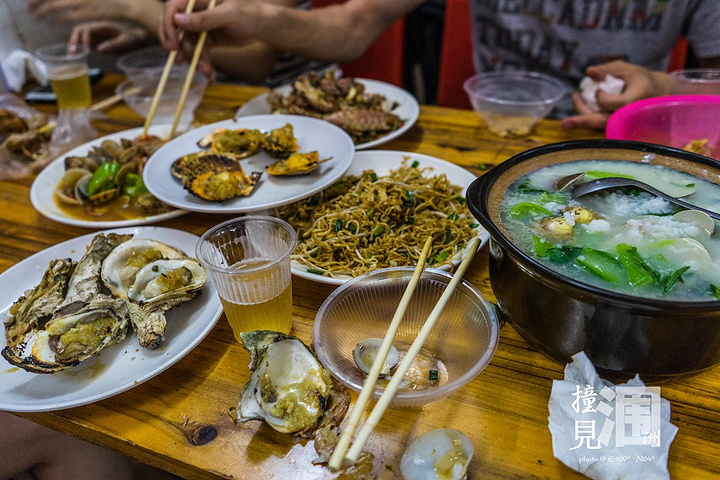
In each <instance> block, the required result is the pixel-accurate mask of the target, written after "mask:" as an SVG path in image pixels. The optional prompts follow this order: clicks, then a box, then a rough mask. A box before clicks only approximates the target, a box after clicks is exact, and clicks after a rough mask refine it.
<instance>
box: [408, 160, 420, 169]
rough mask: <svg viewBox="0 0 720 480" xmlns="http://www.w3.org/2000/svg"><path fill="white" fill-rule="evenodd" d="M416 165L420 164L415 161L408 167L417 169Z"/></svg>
mask: <svg viewBox="0 0 720 480" xmlns="http://www.w3.org/2000/svg"><path fill="white" fill-rule="evenodd" d="M418 165H420V162H418V161H417V160H415V161H414V162H412V165H410V166H411V167H412V168H417V167H418Z"/></svg>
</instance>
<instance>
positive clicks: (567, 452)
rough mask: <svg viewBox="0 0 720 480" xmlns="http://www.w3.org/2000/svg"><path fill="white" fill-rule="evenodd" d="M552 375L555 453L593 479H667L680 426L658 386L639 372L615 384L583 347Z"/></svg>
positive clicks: (551, 412) (551, 408)
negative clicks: (561, 373)
mask: <svg viewBox="0 0 720 480" xmlns="http://www.w3.org/2000/svg"><path fill="white" fill-rule="evenodd" d="M572 358H573V362H572V363H570V364H568V365H567V366H566V367H565V379H564V380H562V381H561V380H555V381H553V387H552V393H551V394H550V401H549V402H548V409H549V411H550V416H549V417H548V422H549V427H550V433H551V434H552V445H553V454H554V455H555V457H556V458H557V459H558V460H560V461H561V462H563V463H564V464H565V465H567V466H568V467H570V468H572V469H573V470H575V471H577V472H580V473H582V474H584V475H586V476H588V477H590V478H592V479H595V480H609V479H612V480H617V479H636V478H642V479H643V480H653V479H669V478H670V474H669V473H668V470H667V459H668V451H669V450H670V444H671V443H672V441H673V439H674V438H675V434H676V433H677V430H678V429H677V427H676V426H675V425H673V424H671V423H670V402H668V401H667V400H665V399H663V398H662V397H661V396H660V392H659V390H660V388H659V387H646V386H645V384H644V383H643V382H642V381H641V380H640V377H639V376H635V378H633V379H632V380H630V381H629V382H627V383H625V384H621V385H617V386H615V385H613V384H612V383H610V382H608V381H606V380H603V379H602V378H600V376H598V374H597V372H596V371H595V367H594V366H593V364H592V362H590V360H589V359H588V358H587V356H586V355H585V353H584V352H580V353H578V354H576V355H574V356H573V357H572Z"/></svg>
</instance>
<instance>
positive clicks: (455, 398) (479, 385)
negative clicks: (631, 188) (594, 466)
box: [0, 76, 720, 480]
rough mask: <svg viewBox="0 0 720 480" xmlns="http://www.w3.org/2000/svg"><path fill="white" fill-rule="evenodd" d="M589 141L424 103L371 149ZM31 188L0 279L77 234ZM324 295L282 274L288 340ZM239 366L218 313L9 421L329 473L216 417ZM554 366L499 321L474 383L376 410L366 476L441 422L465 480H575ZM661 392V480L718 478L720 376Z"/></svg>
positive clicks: (201, 468) (481, 266)
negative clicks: (560, 450)
mask: <svg viewBox="0 0 720 480" xmlns="http://www.w3.org/2000/svg"><path fill="white" fill-rule="evenodd" d="M119 80H120V77H119V76H107V77H106V78H104V79H103V80H102V81H101V82H100V83H98V84H97V85H96V86H95V87H94V97H95V98H94V101H99V100H101V99H103V98H105V97H108V96H110V95H112V93H113V90H114V87H115V85H117V83H118V82H119ZM261 91H262V90H261V89H258V88H249V87H239V86H230V85H217V84H216V85H210V86H209V87H208V89H207V92H206V95H205V98H204V100H203V103H202V105H201V106H200V107H199V109H198V111H197V116H198V118H200V119H202V120H205V121H212V120H220V119H221V118H227V117H228V116H230V114H231V113H232V112H233V111H234V110H235V109H236V108H237V107H238V106H240V105H242V104H243V103H244V102H245V101H247V100H248V99H250V98H252V97H253V96H255V95H256V94H258V93H260V92H261ZM45 108H48V107H45ZM140 125H142V118H141V117H139V116H137V115H136V114H134V113H132V112H131V111H130V110H129V109H128V108H127V107H125V106H124V105H117V106H115V107H112V108H111V109H109V110H108V111H107V117H106V118H104V119H102V120H99V121H97V122H96V126H97V127H98V130H99V131H100V133H102V134H105V133H110V132H114V131H119V130H124V129H128V128H133V127H138V126H140ZM599 137H600V135H599V134H598V133H596V132H590V131H573V132H567V131H563V130H561V129H560V127H559V123H558V122H556V121H543V122H541V123H540V125H539V126H538V127H537V129H536V130H535V132H534V133H533V134H532V135H530V136H529V137H526V138H521V139H511V140H503V139H498V138H497V137H493V136H491V134H490V133H489V132H488V131H487V130H486V129H485V128H484V127H483V124H482V122H481V120H480V119H479V118H478V116H477V115H476V114H474V113H473V112H468V111H461V110H452V109H446V108H439V107H432V106H423V107H422V109H421V115H420V120H419V121H418V123H417V124H416V125H415V126H414V127H413V128H412V129H411V130H410V131H409V132H408V133H407V134H405V135H404V136H402V137H401V138H400V139H398V140H396V141H394V142H392V143H390V144H387V145H385V146H383V147H381V148H385V149H396V150H405V151H411V152H419V153H423V154H428V155H433V156H436V157H439V158H442V159H445V160H449V161H451V162H453V163H456V164H458V165H462V166H463V167H465V168H467V169H469V170H470V171H471V172H473V173H475V174H477V175H480V174H482V173H483V172H484V171H486V170H487V169H489V168H492V166H493V165H496V164H498V163H500V162H502V161H503V160H505V159H507V158H508V157H510V156H511V155H513V154H516V153H519V152H521V151H523V150H527V149H528V148H531V147H534V146H537V145H542V144H546V143H552V142H556V141H562V140H569V139H579V138H599ZM32 180H33V179H32V178H28V179H24V180H20V181H13V182H0V211H1V212H2V222H0V234H1V235H0V271H4V270H6V269H7V268H9V267H10V266H12V265H13V264H15V263H17V262H18V261H20V260H22V259H24V258H26V257H28V256H30V255H32V254H34V253H36V252H39V251H41V250H43V249H44V248H47V247H50V246H51V245H55V244H57V243H59V242H62V241H65V240H68V239H70V238H73V237H76V236H78V235H82V234H86V233H88V232H89V230H87V229H84V228H77V227H70V226H66V225H62V224H59V223H56V222H54V221H51V220H48V219H46V218H44V217H42V216H41V215H40V214H39V213H37V212H36V211H35V210H34V209H33V207H32V206H31V204H30V200H29V188H30V185H31V183H32ZM227 218H231V216H223V215H203V214H188V215H186V216H183V217H180V218H177V219H174V220H170V221H166V222H162V223H161V224H160V225H162V226H166V227H173V228H178V229H182V230H186V231H189V232H192V233H194V234H197V235H200V234H202V233H203V232H204V231H205V230H206V229H208V228H209V227H211V226H212V225H215V224H217V223H219V222H221V221H224V220H226V219H227ZM487 257H488V255H487V248H485V249H484V250H483V251H481V252H479V254H478V255H477V257H476V259H475V260H474V262H473V264H472V266H471V268H470V271H469V274H468V275H467V278H468V279H469V280H470V281H472V283H474V284H475V285H476V286H477V287H478V288H479V289H480V290H481V291H482V292H483V293H484V294H485V295H487V296H488V297H489V298H491V299H492V298H493V295H492V291H491V289H490V286H489V282H488V275H487V272H488V265H487V262H488V258H487ZM332 290H333V287H330V286H324V285H319V284H316V283H314V282H311V281H307V280H302V279H299V278H294V279H293V322H294V323H293V333H294V334H296V335H298V336H299V337H300V338H302V339H303V340H305V341H306V342H310V339H311V328H312V324H313V319H314V317H315V314H316V312H317V309H318V308H319V306H320V305H321V303H322V302H323V300H324V299H325V298H326V296H327V295H328V294H330V293H331V292H332ZM248 362H249V357H248V355H247V353H246V352H245V350H243V348H242V347H241V346H240V345H239V344H237V343H236V342H235V340H234V339H233V336H232V333H231V330H230V328H229V326H228V325H227V322H226V320H225V318H224V317H223V318H221V319H220V321H219V322H218V324H217V326H216V327H215V328H214V329H213V330H212V332H211V333H210V334H209V335H208V337H207V338H206V339H205V340H204V341H202V342H201V343H200V344H199V345H198V347H196V348H195V349H194V350H193V351H192V352H190V353H189V354H188V355H187V356H186V357H185V358H184V359H182V360H181V361H180V362H178V363H177V364H176V365H174V366H173V367H172V368H170V369H168V370H166V371H165V372H163V373H162V374H160V375H158V376H157V377H155V378H153V379H152V380H150V381H148V382H146V383H144V384H142V385H138V386H137V387H135V388H133V389H131V390H130V391H128V392H125V393H122V394H119V395H116V396H114V397H112V398H109V399H107V400H104V401H101V402H97V403H95V404H92V405H88V406H84V407H79V408H74V409H69V410H63V411H58V412H52V413H42V414H22V416H23V417H25V418H28V419H30V420H32V421H35V422H37V423H39V424H42V425H46V426H49V427H51V428H54V429H56V430H58V431H61V432H65V433H68V434H71V435H74V436H76V437H79V438H83V439H86V440H88V441H90V442H93V443H96V444H99V445H103V446H106V447H108V448H111V449H113V450H116V451H118V452H122V453H123V454H125V455H128V456H130V457H134V458H136V459H138V460H140V461H143V462H146V463H148V464H151V465H155V466H158V467H161V468H163V469H165V470H168V471H170V472H173V473H175V474H177V475H180V476H182V477H185V478H193V479H195V478H235V479H297V480H304V479H320V478H332V477H333V475H331V473H330V472H329V471H328V470H327V469H326V468H324V467H322V466H314V465H312V464H311V460H312V459H313V458H314V457H315V452H314V449H313V446H312V442H302V443H295V442H293V440H292V438H291V437H290V436H289V435H283V434H279V433H277V432H275V431H273V430H272V429H270V428H269V427H267V426H266V425H264V424H261V423H260V422H249V423H245V424H241V425H235V424H234V423H233V422H232V420H231V419H230V417H229V416H228V415H227V414H226V413H225V412H226V411H227V409H228V407H230V406H232V405H234V404H235V403H236V402H237V400H238V397H239V393H240V389H241V388H242V386H243V384H244V383H245V382H246V381H247V379H248V368H247V365H248ZM563 368H564V365H560V364H557V363H555V362H554V361H552V360H550V359H548V358H546V357H545V356H543V355H542V354H540V353H538V352H537V351H535V350H533V349H532V348H531V347H530V346H529V345H528V344H527V343H526V342H525V341H524V340H523V339H522V338H521V337H520V336H519V335H518V334H517V333H516V332H515V330H513V328H512V327H511V326H509V325H505V326H503V327H502V330H501V338H500V345H499V347H498V350H497V353H496V355H495V357H494V358H493V360H492V361H491V362H490V364H489V366H488V367H487V368H486V369H485V371H483V372H482V373H481V374H480V375H479V376H478V377H477V378H475V380H473V381H472V382H470V383H469V384H468V385H466V386H465V387H463V388H461V389H460V390H458V391H456V392H455V393H453V394H452V395H451V396H449V397H448V398H447V399H445V400H443V401H440V402H437V403H434V404H431V405H429V406H427V407H426V408H424V409H390V410H389V411H388V412H387V413H386V415H385V417H384V420H383V422H382V425H381V426H380V427H379V428H378V429H377V430H376V432H375V434H374V435H373V436H372V437H371V440H370V443H369V444H368V450H369V451H371V452H372V453H373V454H374V455H375V464H374V468H375V470H374V471H375V473H376V475H377V477H378V478H382V479H397V478H401V476H400V471H399V462H400V457H401V456H402V453H403V451H404V449H405V447H406V446H407V445H408V444H409V443H410V442H411V441H412V440H414V439H415V438H416V437H417V436H418V435H420V434H422V433H425V432H426V431H428V430H431V429H433V428H438V427H454V428H458V429H460V430H462V431H463V432H464V433H465V434H467V435H468V436H469V437H470V439H471V440H472V442H473V445H474V447H475V457H474V458H473V460H472V462H471V464H470V471H469V476H468V478H470V479H480V478H503V479H514V478H517V479H520V478H538V479H568V478H583V477H582V476H581V475H580V474H577V473H575V472H573V471H572V470H570V469H569V468H567V467H565V466H564V465H563V464H561V463H560V462H559V461H558V460H557V459H555V458H554V457H553V453H552V445H551V436H550V432H549V430H548V426H547V416H548V408H547V402H548V398H549V396H550V389H551V386H552V380H553V379H561V378H562V376H563ZM1 381H2V378H1V376H0V382H1ZM662 394H663V396H664V397H665V398H667V399H668V400H669V401H670V402H671V404H672V419H671V420H672V422H673V423H674V424H675V425H677V426H678V427H679V432H678V434H677V437H676V438H675V441H674V442H673V444H672V447H671V449H670V460H669V470H670V473H671V475H672V477H673V478H678V479H690V478H718V477H720V462H718V458H720V369H718V368H715V369H713V370H710V371H706V372H703V373H701V374H698V375H695V376H692V377H688V378H683V379H679V380H675V381H672V382H670V383H665V384H663V385H662ZM215 433H216V435H215ZM214 435H215V436H214ZM213 436H214V437H213Z"/></svg>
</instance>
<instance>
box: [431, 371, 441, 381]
mask: <svg viewBox="0 0 720 480" xmlns="http://www.w3.org/2000/svg"><path fill="white" fill-rule="evenodd" d="M438 377H439V375H438V371H437V370H430V375H429V378H430V381H431V382H432V381H433V380H435V381H437V379H438Z"/></svg>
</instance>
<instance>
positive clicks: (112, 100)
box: [90, 87, 141, 110]
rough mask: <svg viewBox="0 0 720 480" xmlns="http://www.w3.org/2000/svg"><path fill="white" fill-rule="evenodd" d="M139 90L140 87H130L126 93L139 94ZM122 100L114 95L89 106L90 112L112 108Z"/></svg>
mask: <svg viewBox="0 0 720 480" xmlns="http://www.w3.org/2000/svg"><path fill="white" fill-rule="evenodd" d="M140 90H141V88H140V87H132V88H129V89H128V90H127V92H126V93H127V94H128V95H135V94H136V93H140ZM122 99H123V97H122V95H117V94H115V95H113V96H110V97H108V98H106V99H105V100H100V101H99V102H97V103H96V104H94V105H90V110H103V109H106V108H108V107H112V106H113V105H115V104H116V103H118V102H121V101H122Z"/></svg>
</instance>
